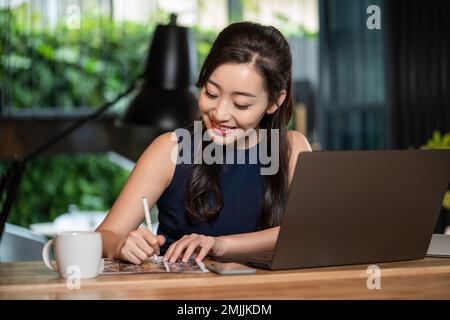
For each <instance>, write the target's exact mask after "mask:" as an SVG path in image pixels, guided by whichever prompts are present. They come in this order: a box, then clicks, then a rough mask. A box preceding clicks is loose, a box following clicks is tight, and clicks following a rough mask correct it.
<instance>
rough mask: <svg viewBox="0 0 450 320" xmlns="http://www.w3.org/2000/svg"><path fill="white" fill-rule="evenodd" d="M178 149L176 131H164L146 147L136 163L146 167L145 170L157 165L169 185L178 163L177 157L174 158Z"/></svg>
mask: <svg viewBox="0 0 450 320" xmlns="http://www.w3.org/2000/svg"><path fill="white" fill-rule="evenodd" d="M177 149H178V141H177V136H176V134H175V132H173V131H171V132H166V133H163V134H161V135H160V136H158V137H156V138H155V139H154V140H153V141H152V143H151V144H150V145H149V146H148V147H147V149H145V151H144V152H143V153H142V155H141V157H140V158H139V160H138V162H137V164H136V165H137V166H140V167H144V171H145V168H150V167H152V168H153V170H154V169H155V167H156V168H157V169H158V170H160V171H159V173H160V174H161V175H163V176H164V177H165V178H166V181H167V185H168V183H169V182H170V180H171V179H172V175H173V171H174V170H175V165H176V159H175V160H174V159H172V155H174V154H175V155H176V154H177Z"/></svg>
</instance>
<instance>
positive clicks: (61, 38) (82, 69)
mask: <svg viewBox="0 0 450 320" xmlns="http://www.w3.org/2000/svg"><path fill="white" fill-rule="evenodd" d="M27 12H28V8H27V6H26V5H25V4H24V5H22V6H19V7H17V8H15V9H14V10H0V26H8V27H9V28H12V30H11V32H9V33H8V36H9V38H8V39H6V38H5V37H6V34H7V33H5V32H0V43H1V44H2V46H1V48H0V83H6V82H8V81H9V83H12V84H13V85H12V91H13V92H12V93H11V94H12V95H13V96H14V99H13V100H12V101H13V105H12V106H10V107H12V108H14V109H30V108H31V109H33V110H36V109H46V110H48V109H55V111H60V110H61V109H66V110H74V109H76V108H78V107H80V108H81V107H83V108H85V107H91V108H93V109H95V108H97V107H99V106H100V105H102V104H103V103H104V102H105V101H108V100H112V99H113V98H114V97H115V96H116V95H117V94H118V93H119V92H120V91H121V90H124V89H125V87H127V86H128V85H129V82H128V81H132V79H134V78H135V77H136V76H137V75H138V74H139V73H140V72H141V71H142V70H143V68H144V66H145V59H146V54H147V49H148V46H149V42H150V39H151V35H152V32H153V30H154V28H155V26H156V23H154V24H151V25H144V24H138V23H133V22H129V21H125V22H121V23H117V22H113V21H111V20H110V19H107V18H104V19H101V20H100V21H99V17H98V16H93V15H89V13H86V14H85V13H84V14H83V20H82V30H83V32H79V30H71V29H69V28H67V27H66V25H65V22H64V21H62V22H61V23H59V24H58V25H57V26H56V27H55V28H53V29H52V30H47V29H40V28H29V26H26V25H24V24H23V23H21V21H22V20H23V19H22V17H23V16H24V15H26V14H27ZM41 19H42V17H41V16H40V15H39V12H33V14H32V24H33V25H40V24H41ZM157 21H161V22H164V23H165V22H166V21H168V13H165V12H160V13H159V18H158V19H157ZM99 24H101V28H100V26H99ZM191 30H192V32H193V33H194V35H195V38H196V41H197V58H198V65H199V67H200V64H201V63H202V61H203V60H204V58H205V56H206V54H207V53H208V51H209V49H210V47H211V45H212V42H213V41H214V39H215V37H216V35H217V33H216V32H214V31H208V30H200V29H199V28H196V27H194V28H192V29H191ZM5 43H8V44H9V45H8V46H7V47H5V46H3V44H5ZM8 163H9V161H6V160H3V161H0V175H1V174H2V173H3V172H4V170H5V169H6V167H7V165H8ZM128 175H129V172H128V171H127V170H125V169H123V168H121V167H119V166H118V165H116V164H114V163H113V162H111V161H109V160H108V158H107V156H106V155H98V154H80V155H52V156H46V157H40V158H39V159H36V160H33V161H31V162H30V163H28V165H27V169H26V171H25V174H24V176H23V178H22V180H21V185H20V189H19V192H18V197H17V199H16V201H15V203H14V206H13V209H12V212H11V214H10V216H9V219H8V222H10V223H13V224H16V225H20V226H23V227H28V226H29V225H30V224H32V223H38V222H48V221H52V220H54V219H55V218H56V217H57V216H58V215H60V214H62V213H64V212H67V207H68V205H69V204H76V205H77V206H78V208H79V209H80V210H95V211H97V210H98V211H107V210H108V209H109V208H110V207H111V206H112V204H113V203H114V200H115V199H116V198H117V196H118V194H119V192H120V190H121V189H122V187H123V185H124V183H125V181H126V179H127V177H128Z"/></svg>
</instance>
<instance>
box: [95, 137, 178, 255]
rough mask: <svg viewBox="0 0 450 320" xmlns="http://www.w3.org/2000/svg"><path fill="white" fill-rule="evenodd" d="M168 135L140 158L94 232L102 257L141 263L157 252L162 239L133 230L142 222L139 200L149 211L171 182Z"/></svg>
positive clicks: (173, 144)
mask: <svg viewBox="0 0 450 320" xmlns="http://www.w3.org/2000/svg"><path fill="white" fill-rule="evenodd" d="M171 135H172V132H168V133H165V134H162V135H161V136H159V137H158V138H156V139H155V140H154V141H153V142H152V143H151V144H150V146H149V147H148V148H147V149H146V150H145V151H144V153H143V154H142V155H141V156H140V158H139V160H138V161H137V163H136V165H135V167H134V169H133V171H132V172H131V174H130V176H129V177H128V179H127V182H126V183H125V186H124V187H123V189H122V191H121V192H120V194H119V197H118V198H117V199H116V201H115V203H114V205H113V206H112V208H111V209H110V210H109V213H108V215H107V216H106V218H105V220H104V221H103V222H102V223H101V224H100V226H99V227H98V228H97V230H96V231H98V232H100V234H101V237H102V242H103V256H105V257H109V258H120V259H124V260H128V261H130V262H133V263H141V262H142V261H143V260H145V258H147V257H149V256H152V255H153V254H154V253H158V252H159V246H160V245H162V244H163V243H164V241H165V239H164V237H162V236H157V237H156V236H155V235H152V234H151V233H150V232H149V231H148V229H147V228H140V229H139V230H136V229H137V227H138V226H139V225H140V224H141V222H142V221H143V219H144V209H143V205H142V197H143V196H146V197H147V199H148V202H149V208H151V207H152V206H153V205H154V204H155V203H156V201H157V200H158V199H159V197H160V196H161V194H162V193H163V192H164V190H165V189H166V188H167V186H168V185H169V183H170V181H171V179H172V176H173V173H174V170H175V165H176V164H175V163H174V162H173V161H172V159H171V153H172V150H173V148H177V142H176V141H172V139H171ZM175 150H176V149H175Z"/></svg>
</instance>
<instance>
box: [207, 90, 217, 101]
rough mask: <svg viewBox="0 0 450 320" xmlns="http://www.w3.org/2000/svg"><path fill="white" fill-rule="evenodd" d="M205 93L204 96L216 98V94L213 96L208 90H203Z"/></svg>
mask: <svg viewBox="0 0 450 320" xmlns="http://www.w3.org/2000/svg"><path fill="white" fill-rule="evenodd" d="M205 94H206V96H207V97H208V98H211V99H215V98H217V96H215V95H213V94H211V93H209V92H208V90H205Z"/></svg>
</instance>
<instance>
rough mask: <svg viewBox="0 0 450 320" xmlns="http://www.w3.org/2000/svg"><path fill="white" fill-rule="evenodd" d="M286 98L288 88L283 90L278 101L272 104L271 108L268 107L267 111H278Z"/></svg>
mask: <svg viewBox="0 0 450 320" xmlns="http://www.w3.org/2000/svg"><path fill="white" fill-rule="evenodd" d="M284 99H286V90H283V91H281V93H280V95H279V96H278V99H277V102H276V103H274V104H272V105H271V106H269V108H267V110H266V113H267V114H272V113H274V112H275V111H277V109H278V108H279V106H281V105H282V104H283V102H284Z"/></svg>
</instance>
